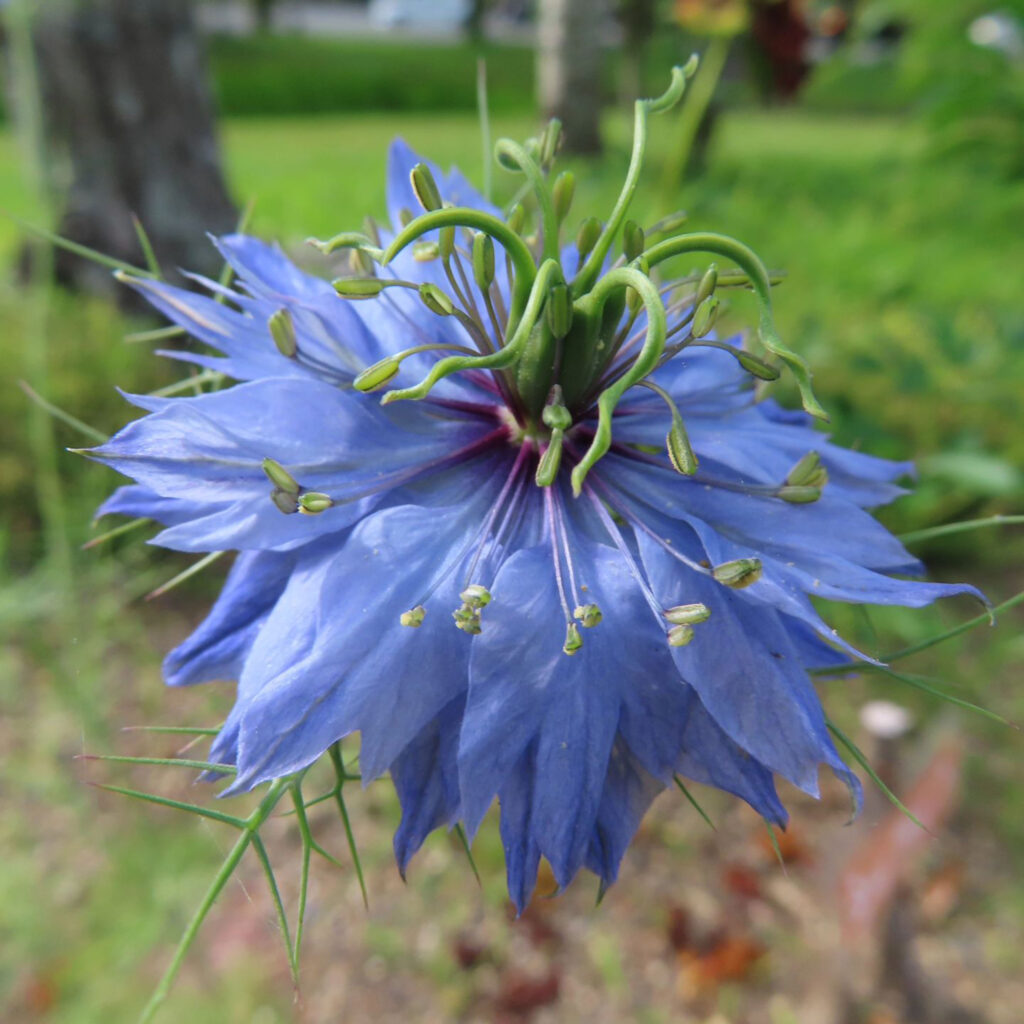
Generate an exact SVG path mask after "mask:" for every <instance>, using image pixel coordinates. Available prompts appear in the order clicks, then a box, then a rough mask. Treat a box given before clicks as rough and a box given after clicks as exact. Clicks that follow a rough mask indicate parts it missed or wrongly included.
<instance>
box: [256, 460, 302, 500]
mask: <svg viewBox="0 0 1024 1024" xmlns="http://www.w3.org/2000/svg"><path fill="white" fill-rule="evenodd" d="M262 465H263V472H264V473H266V474H267V478H268V479H269V480H270V482H271V483H272V484H273V485H274V486H275V487H276V488H278V490H281V491H284V492H285V494H290V495H292V497H296V498H297V497H298V494H299V491H300V490H301V488H300V487H299V485H298V483H297V482H296V480H295V477H293V476H292V475H291V473H289V472H288V470H287V469H285V468H284V466H282V465H281V463H280V462H277V461H275V460H274V459H264V460H263V463H262Z"/></svg>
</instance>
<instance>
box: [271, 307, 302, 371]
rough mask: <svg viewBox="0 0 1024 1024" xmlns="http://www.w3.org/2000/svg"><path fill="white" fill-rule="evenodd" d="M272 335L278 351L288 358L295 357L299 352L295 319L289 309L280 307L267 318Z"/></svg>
mask: <svg viewBox="0 0 1024 1024" xmlns="http://www.w3.org/2000/svg"><path fill="white" fill-rule="evenodd" d="M267 327H268V328H269V329H270V336H271V338H273V339H274V344H275V345H276V346H277V351H278V352H280V353H281V355H283V356H284V357H285V358H286V359H294V358H295V353H296V352H298V350H299V346H298V341H297V339H296V337H295V321H294V320H292V315H291V313H289V312H288V310H287V309H279V310H278V311H277V312H276V313H273V314H271V316H270V319H269V320H267Z"/></svg>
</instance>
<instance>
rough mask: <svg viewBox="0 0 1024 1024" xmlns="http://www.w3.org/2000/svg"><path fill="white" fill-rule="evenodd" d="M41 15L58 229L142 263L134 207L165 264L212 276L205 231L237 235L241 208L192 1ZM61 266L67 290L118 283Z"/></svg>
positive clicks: (89, 267)
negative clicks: (224, 168)
mask: <svg viewBox="0 0 1024 1024" xmlns="http://www.w3.org/2000/svg"><path fill="white" fill-rule="evenodd" d="M35 17H36V20H35V25H34V39H35V45H36V52H37V57H38V60H37V63H38V78H39V82H38V87H39V92H40V98H41V108H42V110H43V111H44V120H45V122H46V123H45V124H44V125H43V126H42V128H43V131H44V134H45V138H46V148H47V160H48V162H49V165H50V166H51V167H52V168H53V169H54V170H53V172H52V173H51V181H50V182H49V184H50V187H51V188H52V190H53V193H54V196H55V201H56V204H57V208H58V209H59V210H60V211H61V213H60V216H59V218H58V220H57V231H58V233H59V234H61V235H64V236H65V237H67V238H70V239H72V240H74V241H76V242H80V243H82V244H83V245H88V246H90V247H92V248H94V249H98V250H100V251H102V252H104V253H107V254H108V255H111V256H116V257H118V258H119V259H122V260H126V261H128V262H131V263H134V264H136V265H141V261H142V260H143V254H142V250H141V246H140V244H139V241H138V239H137V237H136V233H135V229H134V226H133V223H132V215H133V214H134V215H136V216H137V217H138V218H139V220H140V221H141V222H142V224H143V225H144V226H145V229H146V231H147V232H148V234H149V237H150V239H151V240H152V243H153V247H154V250H155V252H156V256H157V259H158V260H159V262H160V263H161V265H162V266H163V267H164V268H165V270H167V271H170V272H173V270H174V269H175V268H176V267H187V268H189V269H191V270H199V271H204V272H207V273H210V272H215V271H216V268H217V266H218V265H219V259H218V257H217V254H216V252H215V251H214V250H213V248H212V246H211V245H210V244H209V240H208V239H207V237H206V232H208V231H212V232H223V231H227V230H230V229H231V228H232V226H233V225H234V224H235V223H236V220H237V214H236V210H235V207H234V204H233V203H232V201H231V198H230V196H229V195H228V190H227V186H226V184H225V181H224V177H223V174H222V172H221V166H220V152H219V147H218V144H217V138H216V132H215V124H214V112H213V105H212V102H211V97H210V91H209V88H208V85H207V77H206V66H205V61H204V58H203V52H202V47H201V45H200V40H199V37H198V35H197V31H196V25H195V20H194V16H193V10H192V6H191V3H189V2H188V0H66V2H63V3H61V2H54V0H49V2H48V3H47V4H46V5H45V8H43V9H40V10H38V13H37V14H36V16H35ZM20 86H21V87H30V86H29V84H28V83H20ZM15 87H16V88H17V87H19V83H15ZM55 272H56V277H57V279H58V280H59V281H60V282H62V283H63V284H66V285H68V286H70V287H74V288H79V289H84V290H88V291H93V292H101V293H105V292H111V291H112V290H113V289H112V286H111V281H110V277H109V273H108V272H107V271H106V270H104V269H103V268H101V267H97V266H95V265H94V264H91V263H89V262H87V261H86V260H83V259H81V258H79V257H76V256H73V255H71V254H69V253H66V252H58V253H57V254H56V260H55Z"/></svg>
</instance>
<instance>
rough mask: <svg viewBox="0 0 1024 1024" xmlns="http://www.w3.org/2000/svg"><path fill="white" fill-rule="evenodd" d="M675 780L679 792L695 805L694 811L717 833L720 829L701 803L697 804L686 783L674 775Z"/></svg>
mask: <svg viewBox="0 0 1024 1024" xmlns="http://www.w3.org/2000/svg"><path fill="white" fill-rule="evenodd" d="M673 778H674V779H675V781H676V785H677V786H678V787H679V791H680V792H681V793H682V794H683V796H685V797H686V799H687V800H689V801H690V803H691V804H692V805H693V809H694V810H695V811H696V812H697V813H698V814H699V815H700V816H701V817H702V818H703V819H704V820H705V821H706V822H707V824H708V827H709V828H710V829H711V830H712V831H713V832H717V831H718V829H716V828H715V823H714V822H713V821H712V820H711V819H710V818H709V817H708V815H707V812H706V811H705V810H704V808H703V807H701V805H700V804H699V803H697V798H696V797H695V796H694V795H693V794H692V793H691V792H690V791H689V790H688V789H687V788H686V783H685V782H683V780H682V779H681V778H679V776H678V775H674V776H673Z"/></svg>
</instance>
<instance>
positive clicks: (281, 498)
mask: <svg viewBox="0 0 1024 1024" xmlns="http://www.w3.org/2000/svg"><path fill="white" fill-rule="evenodd" d="M270 500H271V501H272V502H273V503H274V506H275V507H276V508H277V510H278V512H283V513H284V514H285V515H286V516H290V515H294V514H295V513H296V512H298V511H299V502H298V498H297V497H296V496H295V495H294V494H292V492H291V491H282V490H281V488H280V487H275V488H274V489H273V490H272V491H271V492H270Z"/></svg>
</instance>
